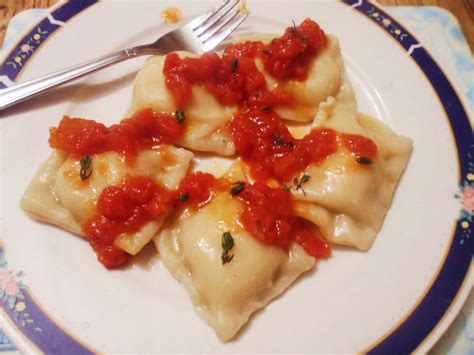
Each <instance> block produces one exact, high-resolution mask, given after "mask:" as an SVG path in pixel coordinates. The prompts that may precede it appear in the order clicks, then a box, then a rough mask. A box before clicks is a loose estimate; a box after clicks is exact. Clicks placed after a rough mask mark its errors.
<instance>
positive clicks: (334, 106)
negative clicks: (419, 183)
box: [294, 82, 412, 250]
mask: <svg viewBox="0 0 474 355" xmlns="http://www.w3.org/2000/svg"><path fill="white" fill-rule="evenodd" d="M312 126H313V128H314V127H327V128H332V129H334V130H337V131H338V132H340V133H350V134H359V135H362V136H366V137H368V138H370V139H372V140H373V141H374V142H375V143H376V145H377V147H378V153H377V156H376V158H375V160H374V161H373V163H372V164H370V165H364V164H358V163H357V162H356V157H355V156H354V155H353V153H351V152H349V151H348V150H347V149H345V148H344V147H343V146H342V145H341V144H340V142H339V145H340V147H339V149H338V150H337V152H336V153H334V154H333V155H332V156H330V157H329V158H328V159H326V160H325V161H324V162H323V163H321V164H311V165H310V166H309V167H308V168H307V169H306V170H305V171H304V172H303V174H307V175H308V176H310V177H311V178H310V180H309V181H308V182H306V183H305V184H304V188H303V189H302V190H298V191H294V196H295V198H296V200H297V201H299V202H297V204H296V205H297V209H298V213H299V214H300V215H301V216H302V217H304V218H306V219H308V220H310V221H312V222H313V223H315V224H316V225H318V226H319V228H320V230H321V232H322V233H323V235H324V236H325V237H326V238H327V239H328V240H330V241H332V242H334V243H337V244H343V245H349V246H355V247H357V248H358V249H360V250H367V249H368V248H369V247H370V246H371V245H372V243H373V241H374V239H375V236H376V235H377V232H378V231H379V229H380V228H381V226H382V223H383V220H384V218H385V215H386V213H387V211H388V209H389V207H390V205H391V203H392V199H393V194H394V191H395V187H396V185H397V183H398V180H399V179H400V176H401V174H402V173H403V171H404V169H405V167H406V165H407V162H408V158H409V156H410V152H411V149H412V141H411V139H409V138H407V137H404V136H401V135H398V134H396V133H395V132H393V131H392V130H391V129H390V128H389V127H387V126H386V125H384V124H383V123H381V122H380V121H378V120H376V119H373V118H371V117H368V116H366V115H363V114H360V113H358V112H357V105H356V101H355V97H354V93H353V90H352V86H351V85H350V83H348V82H347V83H346V84H344V85H343V87H342V88H341V90H340V91H339V93H338V94H337V95H336V96H335V97H330V98H329V99H328V100H326V101H325V102H323V103H321V105H320V108H319V111H318V114H317V117H316V119H315V121H314V122H313V124H312Z"/></svg>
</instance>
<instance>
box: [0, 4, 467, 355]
mask: <svg viewBox="0 0 474 355" xmlns="http://www.w3.org/2000/svg"><path fill="white" fill-rule="evenodd" d="M94 3H95V1H93V0H82V1H71V2H67V3H64V4H62V5H58V6H57V7H55V8H54V9H53V10H51V14H50V15H48V17H47V18H45V19H44V20H43V21H41V22H40V23H39V24H38V25H36V26H34V27H33V28H32V29H31V31H30V32H29V33H28V34H27V35H26V36H25V37H24V38H23V39H22V40H20V41H19V42H18V43H17V45H16V46H14V48H13V49H12V50H11V52H10V53H7V56H6V58H5V62H4V65H3V66H2V68H1V69H0V85H3V84H5V85H8V84H9V82H10V81H15V80H17V81H23V80H27V79H32V78H34V77H37V76H39V75H42V74H46V73H50V72H52V71H54V70H56V69H60V68H64V67H66V66H69V65H71V64H74V63H78V62H81V61H82V60H86V59H90V58H93V57H95V56H99V55H101V54H104V53H108V52H110V51H113V50H117V49H121V48H125V47H129V46H131V45H135V44H141V43H146V42H148V41H150V40H152V39H154V38H156V37H157V36H158V34H159V33H161V32H163V31H165V30H168V27H166V26H165V25H163V24H161V21H160V18H159V14H160V13H161V11H162V10H163V9H164V8H166V7H168V6H177V7H179V8H180V9H182V10H183V12H184V15H185V17H187V18H190V17H193V16H195V15H197V14H199V13H201V12H202V11H203V10H204V9H207V8H209V7H210V4H209V3H208V2H200V1H199V2H198V1H193V2H190V1H177V0H173V1H172V2H165V1H160V2H157V1H155V2H151V1H149V2H146V1H145V2H138V1H133V2H132V1H114V2H112V1H107V2H100V3H96V4H94ZM351 5H352V6H351ZM249 6H250V7H251V10H252V15H251V16H250V18H249V19H248V20H247V21H246V23H245V24H244V26H242V27H241V29H240V30H239V32H240V33H254V32H273V33H280V32H282V31H283V29H284V28H285V27H287V26H288V25H289V24H290V23H291V20H292V19H293V20H295V21H296V22H299V21H301V20H303V19H304V18H305V17H311V18H313V19H314V20H316V21H317V22H319V23H320V25H321V26H322V28H324V29H325V30H326V32H328V33H332V34H334V35H336V36H337V37H338V38H339V40H340V42H341V46H342V49H343V55H344V58H345V60H346V65H347V69H348V72H349V75H350V79H351V80H352V83H353V84H354V87H355V90H356V93H357V99H358V102H359V108H360V110H361V111H363V112H366V113H368V114H371V115H374V116H376V117H379V118H380V119H381V120H382V121H384V122H385V123H387V124H388V125H390V126H391V127H392V128H394V129H395V130H396V131H397V132H399V133H401V134H404V135H406V136H409V137H411V138H412V139H413V140H414V151H413V154H412V157H411V159H410V162H409V165H408V168H407V170H406V172H405V174H404V176H403V177H402V180H401V183H400V184H399V186H398V189H397V192H396V195H395V199H394V202H393V206H392V208H391V209H390V211H389V213H388V215H387V218H386V220H385V223H384V226H383V228H382V230H381V232H380V233H379V235H378V237H377V239H376V242H375V244H374V245H373V247H372V248H371V249H370V250H369V251H368V252H366V253H361V252H358V251H353V250H340V249H336V250H335V252H334V256H333V257H332V258H331V259H330V260H328V261H325V262H321V263H319V264H318V266H317V269H316V270H315V271H314V272H310V273H309V274H308V275H306V276H304V277H303V278H301V279H300V280H299V281H298V282H297V283H296V284H295V285H294V286H293V287H291V288H290V289H289V290H288V292H286V293H285V294H284V295H283V296H282V297H280V298H278V299H277V300H275V301H274V302H272V303H271V304H269V305H268V307H267V308H266V309H265V310H264V311H263V312H258V314H256V315H255V316H254V317H252V319H251V321H250V324H249V325H248V326H246V327H245V329H243V330H242V331H241V332H240V334H239V336H238V337H237V338H236V339H235V340H234V341H231V342H229V343H226V344H223V343H221V342H220V341H219V340H218V339H217V338H216V336H215V335H214V333H213V331H212V330H211V329H210V328H209V327H208V326H207V325H206V324H205V323H204V322H203V321H202V320H201V319H200V318H199V317H198V316H197V315H196V314H195V313H194V310H193V308H192V305H191V302H190V299H189V298H188V296H187V294H186V292H185V290H184V288H183V287H182V286H181V285H180V284H179V283H178V282H176V281H175V280H174V279H173V278H172V277H171V276H170V274H169V273H168V271H167V270H166V269H165V267H164V266H163V264H162V263H161V262H160V260H159V257H158V256H157V255H156V254H155V252H154V250H153V248H152V247H149V248H146V250H145V251H144V252H143V253H141V254H140V256H139V257H138V258H137V259H136V260H135V261H134V262H132V263H131V264H130V266H128V267H126V268H125V269H124V270H119V271H107V270H105V269H104V268H103V267H102V265H100V264H99V263H98V262H97V261H96V258H95V255H94V253H93V252H92V251H91V249H90V247H89V245H88V244H87V243H86V242H84V241H83V240H81V239H79V238H76V237H74V236H72V235H70V234H68V233H66V232H64V231H62V230H60V229H57V228H54V227H51V226H49V225H45V224H40V223H37V222H35V221H33V220H31V219H30V218H28V217H27V216H26V215H25V214H24V213H23V212H22V211H21V210H20V208H19V200H20V198H21V196H22V194H23V192H24V190H25V188H26V186H27V185H28V183H29V182H30V180H31V179H32V177H33V175H34V173H35V171H36V169H37V168H38V166H39V164H40V162H42V161H43V160H45V159H46V158H47V157H48V154H49V151H50V148H49V147H48V144H47V140H48V128H49V127H50V126H55V125H57V124H58V122H59V120H60V118H61V117H62V115H63V114H69V115H73V116H81V117H87V118H93V119H96V120H99V121H102V122H105V123H112V122H116V121H118V120H119V119H120V118H121V117H122V115H123V113H124V112H125V110H126V108H127V105H128V103H129V100H130V97H131V82H132V80H133V77H134V75H135V73H136V71H137V70H138V69H139V68H140V66H141V64H142V63H143V60H144V59H137V60H134V61H131V62H127V63H123V64H120V65H117V66H115V67H113V68H111V69H108V70H105V71H102V72H100V73H97V74H94V75H92V76H90V77H88V78H87V79H85V80H83V81H80V82H76V83H74V84H71V85H68V86H67V87H64V88H61V89H56V90H54V91H52V92H50V93H47V94H45V95H42V96H40V97H38V98H36V99H34V100H32V101H29V102H27V103H24V104H21V105H20V106H19V107H17V108H13V109H10V110H8V111H6V112H3V113H0V115H1V116H0V117H1V120H0V125H1V126H0V127H1V130H0V133H1V134H2V140H1V142H2V144H1V148H2V152H1V160H0V161H1V168H2V174H1V178H2V191H1V196H2V211H1V216H2V217H3V219H2V227H3V230H2V237H3V242H4V249H2V252H1V253H0V256H1V257H2V259H5V256H6V260H0V266H1V268H0V295H1V297H0V303H1V304H2V311H1V316H0V324H1V325H2V327H3V329H4V331H5V332H6V333H7V335H8V336H9V337H10V338H11V339H12V340H13V341H14V342H15V343H16V345H17V346H18V347H19V348H20V349H21V350H24V351H32V350H41V351H44V352H48V353H65V352H67V353H68V354H71V353H87V352H89V351H101V352H135V353H136V352H158V351H160V352H191V351H193V352H249V351H251V352H316V351H317V352H355V351H369V350H372V351H374V352H381V353H383V352H386V351H388V350H390V351H393V352H398V353H405V352H408V351H412V350H414V349H417V348H418V350H422V351H426V350H427V349H429V348H430V347H431V346H432V345H433V344H434V342H435V341H436V340H437V339H438V338H439V336H440V335H441V334H442V332H443V331H444V330H445V329H446V327H447V326H448V325H449V322H450V321H451V320H452V319H453V317H454V316H455V314H456V313H457V311H458V310H459V308H460V307H461V305H462V303H463V301H464V300H465V298H466V296H467V293H468V291H469V290H470V288H471V285H472V281H473V277H472V272H469V265H470V262H471V258H472V250H473V248H472V247H473V245H472V244H473V242H472V241H473V238H472V237H471V238H469V235H471V234H472V226H471V224H470V223H471V222H473V221H472V210H471V208H472V206H473V204H474V193H473V192H474V183H473V180H474V171H473V169H474V166H473V159H472V156H470V155H469V149H471V154H472V146H470V144H472V142H471V140H472V128H471V125H470V122H469V119H468V117H467V113H466V111H465V109H464V107H463V104H462V101H460V99H459V98H458V96H457V94H456V92H455V91H454V90H453V88H452V86H451V84H450V83H449V81H448V80H447V79H446V76H445V75H444V74H443V72H442V70H441V69H439V67H438V65H437V64H436V63H435V62H434V61H433V60H432V59H431V57H430V55H429V54H428V53H427V52H426V50H425V49H424V48H422V47H421V46H419V45H418V43H417V41H416V39H415V38H413V37H412V36H411V34H409V33H408V32H407V31H406V30H405V29H404V28H403V27H402V26H400V25H399V24H398V23H397V22H396V21H395V20H394V19H393V18H390V17H389V16H388V15H387V14H385V13H384V12H383V11H382V10H381V9H379V8H377V7H375V6H374V5H373V4H371V3H369V2H365V1H363V0H359V1H356V0H347V1H342V2H335V1H318V2H314V1H302V0H299V1H292V2H291V3H290V2H289V1H265V0H260V1H257V0H254V1H250V3H249ZM33 54H34V55H33ZM2 83H3V84H2ZM455 194H459V196H458V198H455V196H454V195H455ZM460 201H461V202H463V203H464V205H461V204H460ZM463 206H464V207H463ZM463 208H465V209H463ZM466 209H467V210H466ZM460 211H461V215H460ZM7 261H8V265H7ZM8 270H11V273H9V272H8ZM24 285H28V287H26V286H24ZM18 286H19V287H18Z"/></svg>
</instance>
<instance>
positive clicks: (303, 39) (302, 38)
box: [291, 20, 307, 44]
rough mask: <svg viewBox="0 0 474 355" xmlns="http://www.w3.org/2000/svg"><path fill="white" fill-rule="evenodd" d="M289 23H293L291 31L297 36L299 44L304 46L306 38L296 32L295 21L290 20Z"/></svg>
mask: <svg viewBox="0 0 474 355" xmlns="http://www.w3.org/2000/svg"><path fill="white" fill-rule="evenodd" d="M291 22H292V23H293V28H292V29H291V30H292V31H293V33H294V34H296V35H298V37H299V38H300V40H301V42H303V44H306V42H307V39H306V36H304V35H303V34H302V33H301V32H300V31H299V30H298V27H296V24H295V21H294V20H291Z"/></svg>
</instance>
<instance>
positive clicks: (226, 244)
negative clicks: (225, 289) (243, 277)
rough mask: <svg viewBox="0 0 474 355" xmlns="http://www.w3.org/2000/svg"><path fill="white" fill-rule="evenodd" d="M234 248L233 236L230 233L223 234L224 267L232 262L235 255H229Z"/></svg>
mask: <svg viewBox="0 0 474 355" xmlns="http://www.w3.org/2000/svg"><path fill="white" fill-rule="evenodd" d="M233 247H234V238H232V234H230V232H224V233H223V234H222V250H223V251H222V255H221V259H222V265H224V264H226V263H228V262H230V261H231V260H232V259H233V257H234V254H232V255H229V251H230V250H231V249H232V248H233Z"/></svg>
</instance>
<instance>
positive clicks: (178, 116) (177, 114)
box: [175, 109, 186, 124]
mask: <svg viewBox="0 0 474 355" xmlns="http://www.w3.org/2000/svg"><path fill="white" fill-rule="evenodd" d="M175 117H176V121H178V123H179V124H181V123H183V122H184V120H185V119H186V116H185V114H184V111H183V110H181V109H177V110H176V112H175Z"/></svg>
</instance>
